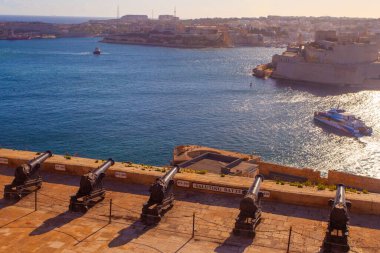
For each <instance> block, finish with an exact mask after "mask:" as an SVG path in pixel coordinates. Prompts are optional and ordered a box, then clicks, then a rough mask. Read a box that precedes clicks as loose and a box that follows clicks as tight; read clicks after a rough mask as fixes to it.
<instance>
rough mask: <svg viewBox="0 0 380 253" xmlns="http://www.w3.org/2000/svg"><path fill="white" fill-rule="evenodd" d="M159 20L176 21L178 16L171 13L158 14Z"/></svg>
mask: <svg viewBox="0 0 380 253" xmlns="http://www.w3.org/2000/svg"><path fill="white" fill-rule="evenodd" d="M158 20H159V21H165V22H171V21H178V20H179V18H178V17H176V16H173V15H159V16H158Z"/></svg>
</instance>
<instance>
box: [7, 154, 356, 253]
mask: <svg viewBox="0 0 380 253" xmlns="http://www.w3.org/2000/svg"><path fill="white" fill-rule="evenodd" d="M51 156H52V153H51V152H50V151H46V152H44V153H42V154H41V155H39V156H38V157H37V158H35V159H32V160H30V161H29V162H27V163H26V164H22V165H21V166H19V167H17V168H16V170H15V177H14V179H13V181H12V183H11V184H9V185H5V187H4V198H5V199H21V198H22V197H23V196H25V195H27V194H29V193H31V192H34V191H37V190H39V189H40V188H41V186H42V177H41V176H40V173H39V169H40V167H41V165H42V163H43V162H44V161H45V160H47V159H48V158H49V157H51ZM113 164H114V161H113V160H112V159H108V160H107V161H106V162H104V163H103V164H102V165H100V166H99V167H98V168H96V169H94V170H92V171H90V172H89V173H87V174H85V175H83V176H82V177H81V180H80V186H79V190H78V192H77V193H76V194H75V195H73V196H71V198H70V205H69V210H70V211H72V212H86V211H87V210H88V209H89V208H90V207H92V206H94V205H96V203H98V202H100V201H102V200H103V199H104V198H105V193H106V190H105V188H104V187H103V179H104V177H105V173H106V171H107V170H108V169H109V168H110V167H111V166H112V165H113ZM179 171H180V167H179V166H175V167H173V168H171V169H170V170H169V171H168V172H167V173H166V174H165V175H164V176H162V177H159V178H157V179H156V182H155V183H153V184H152V185H151V186H150V189H149V192H150V197H149V199H148V201H147V202H146V203H145V204H144V205H143V208H142V212H141V220H142V222H144V223H145V224H148V225H151V224H157V223H158V222H159V221H160V220H161V218H162V216H163V215H164V214H165V212H167V211H168V210H169V209H170V208H171V207H173V203H174V193H173V188H174V176H175V175H176V174H177V173H178V172H179ZM263 181H264V177H263V176H262V175H257V176H256V177H255V179H254V182H253V183H252V185H251V187H250V188H249V189H248V190H247V191H246V193H245V196H244V197H243V199H242V200H241V201H240V213H239V215H238V217H237V218H236V222H235V227H234V229H233V233H234V234H235V235H248V236H251V237H254V236H255V230H256V227H257V226H258V224H259V223H260V221H261V214H262V207H261V200H262V198H263V196H264V194H263V192H262V191H260V188H261V184H262V182H263ZM328 204H329V206H330V207H331V210H330V216H329V222H328V227H327V230H326V236H325V240H324V248H325V249H329V248H331V247H335V246H339V247H340V248H342V249H343V250H345V251H348V250H349V245H348V234H349V220H350V217H349V213H348V209H349V208H350V207H351V203H350V202H349V201H346V196H345V186H344V185H342V184H340V185H337V190H336V196H335V199H331V200H329V203H328Z"/></svg>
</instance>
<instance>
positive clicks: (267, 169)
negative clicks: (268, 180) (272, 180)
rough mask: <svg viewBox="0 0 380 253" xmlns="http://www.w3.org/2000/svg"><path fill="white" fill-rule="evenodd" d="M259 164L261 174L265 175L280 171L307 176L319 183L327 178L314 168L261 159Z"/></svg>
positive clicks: (280, 172)
mask: <svg viewBox="0 0 380 253" xmlns="http://www.w3.org/2000/svg"><path fill="white" fill-rule="evenodd" d="M257 164H258V165H259V171H260V174H263V175H264V176H270V174H271V173H279V174H284V175H289V176H295V177H300V178H306V179H307V180H309V181H312V182H317V183H319V182H325V181H326V179H324V178H322V177H321V172H319V171H316V170H313V169H308V168H303V169H300V168H295V167H290V166H284V165H280V164H275V163H268V162H264V161H259V162H257Z"/></svg>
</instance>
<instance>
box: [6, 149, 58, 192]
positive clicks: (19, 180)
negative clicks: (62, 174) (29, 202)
mask: <svg viewBox="0 0 380 253" xmlns="http://www.w3.org/2000/svg"><path fill="white" fill-rule="evenodd" d="M51 156H52V153H51V152H50V151H46V152H44V153H42V154H41V155H39V156H38V157H36V158H34V159H32V160H30V161H29V162H27V163H25V164H22V165H21V166H19V167H17V168H16V171H15V178H14V179H13V181H12V183H11V184H8V185H5V187H4V198H5V199H12V198H15V199H21V198H22V197H23V196H25V195H27V194H29V193H31V192H33V191H37V190H39V189H41V186H42V177H41V176H40V173H39V172H40V167H41V164H42V163H43V162H44V161H45V160H46V159H48V158H49V157H51Z"/></svg>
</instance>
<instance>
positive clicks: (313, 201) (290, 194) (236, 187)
mask: <svg viewBox="0 0 380 253" xmlns="http://www.w3.org/2000/svg"><path fill="white" fill-rule="evenodd" d="M36 156H37V154H36V153H35V152H29V151H17V150H9V149H0V165H2V166H6V167H11V168H15V167H17V166H19V165H21V164H22V163H25V162H27V161H29V160H30V159H32V158H34V157H36ZM101 163H102V161H100V160H99V161H97V160H95V159H88V158H79V157H71V158H70V159H67V157H66V158H65V157H64V156H61V155H54V156H53V157H51V158H49V159H48V160H47V161H46V162H45V163H44V164H43V165H42V170H43V171H47V172H53V173H62V174H70V175H78V176H80V175H83V174H85V173H87V172H88V171H90V170H92V169H94V168H97V167H98V166H100V165H101ZM259 164H260V165H261V167H262V172H263V174H265V173H270V172H271V171H272V172H273V171H276V172H281V173H292V174H294V175H297V176H309V177H310V178H315V179H318V172H314V171H312V170H310V169H303V170H299V171H297V170H296V168H292V167H287V166H281V165H276V164H271V163H265V162H259ZM0 169H1V167H0ZM163 172H164V171H163V168H160V167H154V166H147V165H139V164H129V163H121V162H116V163H115V165H114V166H112V167H111V168H110V169H109V170H108V171H107V173H106V175H107V177H106V178H107V180H118V181H121V182H125V183H133V184H143V185H146V186H148V185H150V184H152V183H153V182H154V181H155V180H156V178H157V177H160V176H162V175H163ZM333 175H336V177H335V179H331V182H335V181H333V180H338V178H339V177H341V178H342V180H340V181H339V182H340V183H347V184H348V185H349V183H350V182H355V180H358V177H357V176H355V177H350V175H349V174H346V175H345V177H342V176H339V175H337V174H333ZM350 180H352V181H350ZM367 180H370V179H367ZM342 181H343V182H342ZM359 182H360V181H359ZM376 182H378V184H379V182H380V180H378V179H373V181H371V184H373V185H375V184H376ZM62 183H63V184H64V182H62ZM175 183H176V187H177V188H181V189H183V190H192V191H193V192H207V193H212V194H228V195H235V196H236V195H240V196H243V194H244V190H247V189H248V188H249V187H250V185H251V184H252V178H246V177H237V176H225V177H221V176H219V175H216V174H206V175H199V174H195V173H179V174H177V175H176V176H175ZM363 183H367V182H366V181H363ZM78 184H79V180H78ZM262 190H263V191H266V192H268V194H269V197H268V198H267V200H268V201H276V202H281V203H288V204H295V205H302V206H314V207H320V208H327V201H328V200H329V199H331V198H334V196H335V192H332V191H328V190H324V191H318V190H317V189H315V188H309V187H306V188H301V189H300V188H297V187H293V186H290V185H281V184H276V182H274V181H271V180H265V181H264V183H263V187H262ZM373 190H377V189H375V188H374V189H373ZM379 192H380V191H379ZM347 195H348V196H347V198H348V199H349V200H350V201H351V202H352V205H353V207H352V211H353V212H357V213H363V214H375V215H380V195H379V194H375V193H370V194H360V195H359V194H354V193H349V192H348V193H347Z"/></svg>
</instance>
